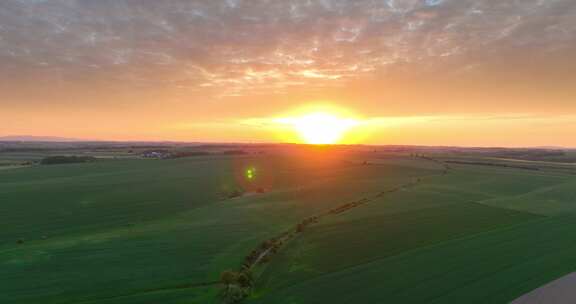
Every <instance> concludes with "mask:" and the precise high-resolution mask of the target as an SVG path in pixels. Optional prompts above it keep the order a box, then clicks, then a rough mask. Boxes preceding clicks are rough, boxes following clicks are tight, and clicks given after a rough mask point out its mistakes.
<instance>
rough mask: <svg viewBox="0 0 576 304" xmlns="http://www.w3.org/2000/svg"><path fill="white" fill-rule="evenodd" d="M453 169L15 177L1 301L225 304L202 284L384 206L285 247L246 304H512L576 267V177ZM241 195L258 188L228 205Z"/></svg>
mask: <svg viewBox="0 0 576 304" xmlns="http://www.w3.org/2000/svg"><path fill="white" fill-rule="evenodd" d="M440 159H441V157H440ZM364 161H368V162H367V163H366V164H364ZM248 169H255V170H256V171H255V172H257V173H256V177H255V178H254V179H249V178H247V176H246V174H245V172H246V170H248ZM443 171H444V167H443V166H442V165H441V164H439V163H436V162H433V161H430V160H426V159H422V158H414V157H410V156H409V155H399V154H389V153H388V154H386V153H383V154H379V153H366V152H341V153H325V152H323V151H308V152H306V153H270V154H262V155H246V156H221V155H218V156H216V155H215V156H202V157H193V158H183V159H173V160H101V161H98V162H94V163H85V164H67V165H52V166H32V167H28V168H17V169H9V170H1V171H0V223H1V225H2V229H0V273H1V274H2V284H0V303H63V304H64V303H218V302H219V300H218V299H217V294H218V292H219V289H220V287H219V286H218V285H211V286H192V287H191V286H189V285H190V284H196V283H203V282H213V281H218V280H219V276H220V273H221V272H222V271H223V270H226V269H237V268H238V267H239V266H240V265H241V263H242V261H243V259H244V257H245V256H246V255H247V254H248V253H249V252H250V251H251V250H252V249H253V248H255V247H256V246H257V245H258V244H259V243H261V242H262V241H264V240H266V239H269V238H271V237H274V236H277V235H279V234H281V233H282V232H284V231H286V230H287V229H291V228H292V227H294V225H296V224H297V223H298V222H300V221H301V220H303V219H305V218H307V217H310V216H314V215H318V214H323V213H325V212H326V211H328V210H331V209H333V208H336V207H338V206H341V205H342V204H345V203H349V202H352V201H358V200H361V199H364V198H373V197H376V196H377V198H376V199H374V200H372V201H370V202H368V203H366V204H363V205H360V206H358V207H356V208H353V209H350V210H347V211H346V212H342V213H339V214H333V215H329V216H325V217H322V219H321V220H320V222H319V223H317V224H314V225H311V226H310V227H309V228H307V229H306V230H305V231H304V232H302V233H301V234H299V235H298V236H296V238H294V239H292V240H291V241H289V242H288V243H286V244H285V245H284V246H283V247H282V248H281V250H280V251H279V252H278V253H277V254H276V255H274V256H272V257H271V258H270V261H269V262H268V263H265V264H263V265H261V266H258V268H257V269H256V270H255V271H256V275H257V280H256V289H255V291H254V292H253V294H252V295H251V296H250V297H249V298H247V299H245V302H246V303H287V304H297V303H302V304H305V303H383V302H388V303H507V302H509V301H510V300H513V299H514V298H516V297H518V296H519V295H521V294H523V293H525V292H527V291H529V290H532V289H534V288H536V287H538V286H540V285H542V284H544V283H546V282H549V281H551V280H552V279H555V278H557V277H559V276H561V275H563V274H566V273H569V272H572V271H574V270H576V241H575V240H576V215H572V213H573V211H574V210H576V199H575V198H576V190H575V189H576V188H575V187H574V186H576V176H574V175H571V174H567V173H566V172H567V171H566V170H564V171H558V170H547V169H543V170H539V171H532V170H520V169H514V168H504V167H502V168H500V167H486V166H478V165H461V164H453V165H451V170H450V171H449V173H448V174H443ZM415 180H418V183H417V184H416V185H414V186H412V187H404V188H401V189H400V190H398V191H395V192H390V193H386V194H384V195H378V194H379V193H381V192H383V191H387V190H390V189H394V188H397V187H399V186H402V185H406V184H408V183H411V182H414V181H415ZM236 189H244V190H246V191H247V192H246V193H245V194H244V195H243V196H241V197H236V198H228V197H227V195H226V194H228V193H230V192H231V191H234V190H236ZM256 190H258V191H256ZM261 192H263V193H261Z"/></svg>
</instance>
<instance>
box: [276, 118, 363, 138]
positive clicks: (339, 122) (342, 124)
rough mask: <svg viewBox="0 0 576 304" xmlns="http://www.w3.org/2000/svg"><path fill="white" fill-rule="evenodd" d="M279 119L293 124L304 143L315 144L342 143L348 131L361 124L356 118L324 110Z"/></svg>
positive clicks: (280, 121)
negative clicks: (343, 116)
mask: <svg viewBox="0 0 576 304" xmlns="http://www.w3.org/2000/svg"><path fill="white" fill-rule="evenodd" d="M277 121H278V122H279V123H284V124H288V125H290V126H292V127H293V128H294V130H296V132H297V133H298V135H299V136H300V138H301V140H302V141H303V142H304V143H307V144H314V145H326V144H336V143H341V140H342V139H343V137H344V136H345V134H346V132H347V131H348V130H350V129H351V128H353V127H354V126H357V125H358V124H359V122H358V121H356V120H354V119H349V118H340V117H338V116H335V115H334V114H330V113H324V112H317V113H310V114H306V115H303V116H300V117H291V118H281V119H278V120H277Z"/></svg>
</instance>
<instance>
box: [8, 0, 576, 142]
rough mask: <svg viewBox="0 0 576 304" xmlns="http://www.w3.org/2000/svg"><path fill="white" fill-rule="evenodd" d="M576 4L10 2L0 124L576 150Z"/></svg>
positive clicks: (115, 133)
mask: <svg viewBox="0 0 576 304" xmlns="http://www.w3.org/2000/svg"><path fill="white" fill-rule="evenodd" d="M575 51H576V1H573V0H474V1H471V0H354V1H351V0H349V1H344V0H221V1H220V0H164V1H153V0H5V1H0V136H9V135H37V136H61V137H71V138H83V139H101V140H175V141H203V142H223V141H227V142H283V141H288V142H293V141H294V142H298V141H300V140H301V138H300V139H299V137H298V136H297V134H292V133H294V132H297V131H295V130H291V129H290V128H289V127H287V126H286V125H282V124H280V123H278V121H282V119H283V118H285V117H291V116H295V115H296V116H298V115H305V114H306V113H307V111H308V112H314V111H317V110H318V111H328V112H330V113H334V114H335V115H339V116H342V118H343V119H354V121H357V122H359V123H358V124H357V126H356V125H355V127H353V128H350V130H349V131H348V133H349V134H345V135H344V137H343V138H342V140H341V142H342V143H363V144H418V145H461V146H572V147H576V136H574V133H575V131H576V85H575V84H576V52H575Z"/></svg>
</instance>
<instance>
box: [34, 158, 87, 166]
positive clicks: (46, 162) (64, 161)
mask: <svg viewBox="0 0 576 304" xmlns="http://www.w3.org/2000/svg"><path fill="white" fill-rule="evenodd" d="M93 161H96V158H95V157H92V156H48V157H45V158H44V159H42V160H41V161H40V164H41V165H57V164H74V163H88V162H93Z"/></svg>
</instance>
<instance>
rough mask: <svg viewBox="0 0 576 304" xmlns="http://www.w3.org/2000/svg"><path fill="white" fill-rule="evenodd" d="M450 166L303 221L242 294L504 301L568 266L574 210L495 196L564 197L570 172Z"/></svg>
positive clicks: (297, 299) (293, 302) (269, 299)
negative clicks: (519, 204)
mask: <svg viewBox="0 0 576 304" xmlns="http://www.w3.org/2000/svg"><path fill="white" fill-rule="evenodd" d="M454 167H455V169H454V170H453V171H452V172H451V173H450V174H449V175H446V176H442V177H436V178H430V179H427V180H426V181H425V182H424V183H423V184H421V185H419V186H417V187H416V188H414V189H413V190H410V191H404V192H400V193H394V194H392V195H388V196H386V197H384V198H383V199H381V200H379V201H376V202H373V203H371V204H369V205H367V206H365V207H362V208H358V209H355V210H353V211H351V212H349V213H347V214H344V215H342V216H339V217H337V218H335V219H333V220H330V221H328V222H324V223H321V224H319V225H318V226H316V227H315V228H313V229H310V230H309V231H307V233H306V234H304V235H303V236H302V237H301V238H300V239H298V240H297V241H295V242H293V243H292V244H290V245H289V247H288V248H286V249H285V250H284V251H283V252H282V253H281V254H280V255H279V256H278V257H277V258H276V259H275V260H274V261H272V263H271V264H270V265H269V266H268V267H267V268H266V269H265V271H264V273H263V274H262V276H261V278H260V281H259V283H260V285H259V286H260V289H259V290H258V292H257V293H256V294H255V296H254V297H253V298H252V299H251V300H250V301H249V303H290V304H297V303H351V302H357V303H384V302H387V303H508V302H509V301H511V300H513V299H514V298H516V297H518V296H519V295H521V294H523V293H525V292H527V291H529V290H531V289H534V288H536V287H539V286H540V285H542V284H544V283H546V282H548V281H550V280H552V279H555V278H557V277H559V276H561V275H563V274H566V273H568V272H571V271H574V270H575V269H576V267H575V266H574V262H575V261H576V258H574V253H576V252H575V251H576V242H574V241H573V240H574V237H575V236H576V232H574V231H576V230H574V228H576V227H575V225H576V216H573V215H571V214H570V213H566V215H563V214H564V213H562V211H565V210H566V209H565V208H559V209H555V210H554V208H550V209H552V210H549V212H553V213H555V214H559V215H558V216H554V217H547V216H544V215H546V214H548V213H542V214H540V213H538V212H532V211H534V210H527V209H525V208H510V205H509V204H508V205H506V204H499V203H498V202H508V201H509V200H518V197H519V196H523V195H528V196H531V195H533V193H534V192H535V193H549V191H551V190H552V189H553V190H556V191H559V192H561V193H562V194H561V195H559V197H560V198H562V197H570V195H571V194H570V193H571V191H570V190H569V189H568V187H567V185H570V184H571V183H572V182H573V181H574V178H573V177H571V176H567V175H559V174H557V173H554V172H553V173H548V172H531V173H530V172H519V170H511V169H502V168H477V167H472V166H454ZM551 195H552V196H553V194H551ZM486 202H488V203H489V204H490V205H488V204H485V203H486ZM532 202H533V204H534V205H535V204H537V203H536V200H533V201H532ZM541 203H542V202H541ZM541 208H542V209H546V208H543V207H541Z"/></svg>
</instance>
